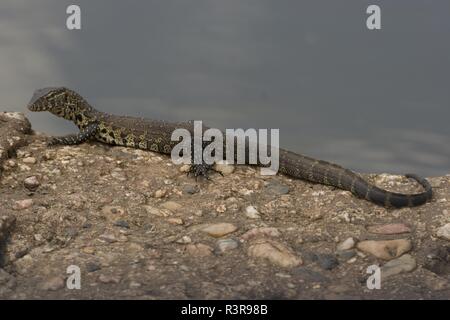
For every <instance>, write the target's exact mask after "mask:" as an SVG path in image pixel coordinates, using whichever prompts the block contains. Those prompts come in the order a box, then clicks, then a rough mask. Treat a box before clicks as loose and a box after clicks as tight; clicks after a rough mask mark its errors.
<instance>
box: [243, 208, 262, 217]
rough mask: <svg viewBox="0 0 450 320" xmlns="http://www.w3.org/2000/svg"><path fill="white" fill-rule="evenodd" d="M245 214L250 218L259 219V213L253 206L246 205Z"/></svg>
mask: <svg viewBox="0 0 450 320" xmlns="http://www.w3.org/2000/svg"><path fill="white" fill-rule="evenodd" d="M245 215H246V216H247V218H250V219H259V218H261V216H260V215H259V212H258V210H256V208H255V207H254V206H248V207H247V208H245Z"/></svg>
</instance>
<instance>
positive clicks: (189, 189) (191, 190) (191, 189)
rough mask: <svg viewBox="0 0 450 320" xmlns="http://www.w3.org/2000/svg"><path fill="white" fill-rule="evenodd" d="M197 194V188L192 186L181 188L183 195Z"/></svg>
mask: <svg viewBox="0 0 450 320" xmlns="http://www.w3.org/2000/svg"><path fill="white" fill-rule="evenodd" d="M197 192H198V187H197V186H195V185H192V184H187V185H185V186H184V187H183V193H184V194H194V193H197Z"/></svg>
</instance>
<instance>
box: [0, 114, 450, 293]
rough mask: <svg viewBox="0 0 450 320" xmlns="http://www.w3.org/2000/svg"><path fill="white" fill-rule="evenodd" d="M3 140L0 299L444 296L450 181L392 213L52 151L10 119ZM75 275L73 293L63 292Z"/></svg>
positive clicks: (326, 197) (305, 192)
mask: <svg viewBox="0 0 450 320" xmlns="http://www.w3.org/2000/svg"><path fill="white" fill-rule="evenodd" d="M16 115H17V114H16ZM0 134H1V136H0V162H1V163H0V166H1V168H2V173H1V177H0V244H1V246H0V298H3V299H50V298H57V299H69V298H75V299H405V298H406V299H418V298H420V299H449V298H450V286H449V279H450V267H449V260H450V258H449V255H450V244H449V239H448V238H446V234H447V235H448V233H446V230H447V229H446V227H445V226H446V224H448V223H449V222H450V214H449V211H450V203H449V201H450V176H449V175H447V176H442V177H433V178H429V180H430V182H431V184H432V185H433V187H434V190H435V194H434V198H433V200H432V201H431V202H430V203H427V204H425V205H423V206H420V207H416V208H403V209H386V208H382V207H379V206H376V205H374V204H372V203H369V202H367V201H365V200H361V199H358V198H356V197H354V196H353V195H351V194H350V193H349V192H346V191H342V190H339V189H336V188H332V187H327V186H322V185H317V184H311V183H308V182H304V181H301V180H295V179H290V178H289V177H287V176H281V175H277V176H270V177H268V176H261V175H260V174H259V170H258V168H254V167H249V166H237V167H236V168H235V169H234V170H228V169H229V168H227V170H223V171H224V176H223V177H222V176H221V175H219V174H217V173H215V174H213V175H212V176H211V180H203V179H198V180H196V179H194V178H192V177H188V176H187V175H186V169H187V168H186V166H176V165H173V164H172V162H171V161H170V158H169V157H166V156H163V155H159V154H157V153H153V152H147V151H141V150H135V149H130V148H123V147H112V146H109V145H104V144H101V143H96V142H90V143H85V144H81V145H79V146H59V147H53V148H48V147H47V146H46V141H47V139H48V137H46V136H45V135H41V134H36V133H34V132H30V128H29V123H28V121H27V120H26V118H24V117H22V116H16V117H11V114H10V113H8V114H7V113H3V114H0ZM13 137H16V138H13ZM11 139H12V140H11ZM13 140H14V141H15V142H14V143H10V142H11V141H13ZM218 169H219V170H220V169H221V168H218ZM222 169H223V168H222ZM229 171H233V172H229ZM366 177H367V178H368V179H370V180H371V181H372V182H374V183H376V184H377V185H379V186H381V187H383V188H386V189H389V190H395V191H399V192H417V191H419V190H420V186H417V185H416V184H415V183H413V182H412V181H409V180H407V179H406V178H403V177H401V176H393V175H387V174H383V175H366ZM348 238H352V239H348ZM395 239H401V240H400V241H396V242H386V241H385V240H395ZM364 240H375V242H374V243H375V247H376V246H380V248H378V249H375V250H385V251H383V252H382V253H381V254H379V255H377V252H367V251H364V250H365V246H364V244H365V243H367V242H363V241H364ZM344 241H345V243H344V244H343V243H342V242H344ZM386 243H389V244H386ZM370 244H371V245H372V242H370ZM383 246H384V247H383ZM342 247H344V249H345V250H339V248H341V249H342ZM376 256H381V257H385V259H384V260H383V259H381V258H377V257H376ZM386 264H387V265H386ZM372 265H376V266H380V267H382V269H381V270H382V272H384V271H383V270H387V269H388V268H390V270H389V272H387V271H386V274H387V273H389V275H390V276H389V277H386V278H382V279H381V288H380V289H369V288H368V286H367V279H368V278H369V276H371V274H369V273H367V269H368V267H369V266H372ZM392 265H396V268H397V269H395V270H394V269H392ZM70 266H71V267H70ZM74 266H75V267H74ZM74 268H75V270H77V268H79V270H80V272H81V275H80V276H81V278H80V284H81V288H80V289H76V288H75V289H73V288H72V289H70V285H69V286H68V285H67V283H69V282H71V281H73V279H74V278H73V277H72V275H73V270H74ZM393 270H394V271H393ZM68 271H69V272H68Z"/></svg>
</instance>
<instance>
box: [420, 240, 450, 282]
mask: <svg viewBox="0 0 450 320" xmlns="http://www.w3.org/2000/svg"><path fill="white" fill-rule="evenodd" d="M426 258H427V259H426V261H425V263H424V266H423V267H424V268H425V269H428V270H430V271H431V272H434V273H436V274H437V275H440V276H447V275H450V246H440V247H431V248H429V249H427V252H426Z"/></svg>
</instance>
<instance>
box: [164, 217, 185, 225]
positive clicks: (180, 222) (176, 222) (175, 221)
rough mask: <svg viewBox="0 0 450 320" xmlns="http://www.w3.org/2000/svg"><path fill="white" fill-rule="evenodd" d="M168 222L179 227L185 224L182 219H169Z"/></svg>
mask: <svg viewBox="0 0 450 320" xmlns="http://www.w3.org/2000/svg"><path fill="white" fill-rule="evenodd" d="M167 222H168V223H170V224H175V225H179V226H181V225H182V224H183V223H184V221H183V219H181V218H169V219H167Z"/></svg>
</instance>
